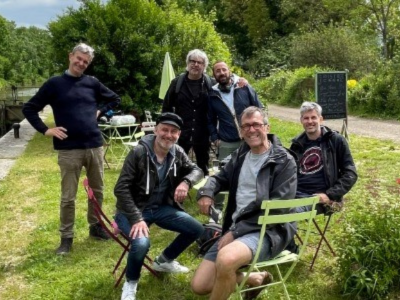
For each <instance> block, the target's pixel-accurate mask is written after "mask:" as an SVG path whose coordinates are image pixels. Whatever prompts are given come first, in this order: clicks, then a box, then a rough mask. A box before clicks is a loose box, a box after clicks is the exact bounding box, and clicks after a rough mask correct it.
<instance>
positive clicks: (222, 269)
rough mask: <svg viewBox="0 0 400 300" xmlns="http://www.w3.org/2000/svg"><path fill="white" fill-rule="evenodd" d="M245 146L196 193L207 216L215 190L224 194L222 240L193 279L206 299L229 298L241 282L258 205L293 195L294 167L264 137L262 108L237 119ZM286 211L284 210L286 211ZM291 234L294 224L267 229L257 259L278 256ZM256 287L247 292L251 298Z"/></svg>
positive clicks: (257, 277)
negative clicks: (225, 193)
mask: <svg viewBox="0 0 400 300" xmlns="http://www.w3.org/2000/svg"><path fill="white" fill-rule="evenodd" d="M240 128H241V135H242V137H243V138H244V140H245V144H243V145H242V146H240V148H239V149H238V150H236V151H235V152H233V154H232V158H231V160H230V161H229V162H228V163H227V164H226V165H225V166H224V167H223V169H222V170H221V172H219V173H218V174H216V175H214V176H211V177H210V178H209V179H208V180H207V182H206V184H205V186H204V187H203V188H201V189H200V190H199V192H198V195H197V197H198V204H199V206H200V210H201V212H202V213H204V214H207V213H208V211H209V208H210V205H212V204H213V203H214V200H215V195H216V194H218V193H219V192H220V191H226V190H228V191H229V197H228V204H227V208H226V212H225V217H224V221H223V232H222V233H223V236H222V237H221V238H220V239H219V240H218V241H217V242H215V244H214V245H213V246H212V247H211V248H210V250H209V251H208V252H207V253H206V255H205V256H204V259H203V261H202V262H201V264H200V266H199V267H198V269H197V271H196V273H195V275H194V277H193V279H192V289H193V291H194V292H195V293H196V294H200V295H206V294H211V295H210V299H213V300H224V299H228V298H229V296H230V294H231V293H232V292H233V291H234V290H235V286H236V283H238V282H240V281H241V280H242V279H243V274H242V273H241V272H238V269H239V268H240V267H241V266H243V265H246V264H248V263H250V262H251V261H252V259H253V257H254V255H255V252H256V249H257V244H258V241H259V236H260V229H261V226H260V225H258V223H257V221H258V217H259V216H260V215H261V214H262V210H261V203H262V201H263V200H266V199H293V198H294V196H295V193H296V185H297V176H296V163H295V160H294V159H293V157H292V156H291V155H290V154H289V152H288V151H287V150H286V149H284V148H283V147H282V146H281V145H280V143H279V142H278V140H277V138H276V137H275V136H274V135H271V134H268V133H269V124H268V119H267V116H266V114H265V112H264V111H263V109H262V108H258V107H254V106H251V107H248V108H246V109H245V110H244V111H243V114H242V117H241V119H240ZM285 213H286V212H285ZM295 232H296V226H295V225H294V224H289V223H285V224H279V225H274V226H271V227H268V229H267V231H266V235H265V238H264V240H263V249H262V251H261V255H260V260H265V259H268V258H272V257H274V256H276V255H277V254H279V253H280V252H281V251H282V250H283V249H285V247H286V246H287V244H288V243H289V241H290V240H292V238H293V236H294V234H295ZM271 281H272V277H271V275H270V274H269V273H268V272H255V273H252V274H251V275H250V277H249V279H248V281H247V284H248V285H249V286H251V287H255V286H259V285H261V284H266V283H269V282H271ZM260 292H261V289H257V290H253V291H249V292H247V294H246V295H245V298H246V299H255V298H256V297H257V295H258V294H259V293H260Z"/></svg>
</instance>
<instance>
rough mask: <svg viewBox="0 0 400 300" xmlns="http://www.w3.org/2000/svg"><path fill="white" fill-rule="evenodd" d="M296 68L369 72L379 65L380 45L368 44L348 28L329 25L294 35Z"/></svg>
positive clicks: (294, 65)
mask: <svg viewBox="0 0 400 300" xmlns="http://www.w3.org/2000/svg"><path fill="white" fill-rule="evenodd" d="M290 52H291V55H290V56H291V61H292V67H293V68H299V67H307V66H308V67H312V66H314V65H317V66H320V67H322V68H331V69H335V70H346V69H348V70H349V71H350V72H351V73H352V74H353V76H354V75H360V74H365V73H367V72H369V71H371V70H372V68H373V67H374V66H375V62H376V58H377V45H376V44H374V43H370V44H368V41H365V40H363V39H362V38H360V37H359V36H357V34H356V33H355V32H354V31H352V30H351V29H350V28H348V27H336V26H333V25H329V26H326V27H323V28H320V29H319V30H316V31H314V32H308V33H305V34H302V35H298V36H296V37H294V38H293V41H292V46H291V49H290Z"/></svg>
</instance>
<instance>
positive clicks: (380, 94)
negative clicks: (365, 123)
mask: <svg viewBox="0 0 400 300" xmlns="http://www.w3.org/2000/svg"><path fill="white" fill-rule="evenodd" d="M399 67H400V64H399V63H397V62H396V61H389V62H386V63H383V64H382V65H381V66H380V67H379V68H378V69H377V71H376V72H374V74H370V75H367V76H365V77H364V78H362V79H361V80H360V81H359V83H358V84H357V85H356V87H355V88H354V89H352V90H350V91H349V96H348V100H349V102H348V103H349V108H350V111H351V112H355V113H357V114H365V115H371V116H379V117H388V118H399V116H400V101H399V98H400V69H399Z"/></svg>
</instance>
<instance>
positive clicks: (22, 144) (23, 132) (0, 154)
mask: <svg viewBox="0 0 400 300" xmlns="http://www.w3.org/2000/svg"><path fill="white" fill-rule="evenodd" d="M50 113H51V108H50V106H46V107H45V109H44V110H43V111H42V112H41V113H40V114H39V116H40V117H41V118H42V120H46V119H47V116H48V115H49V114H50ZM19 124H20V128H19V138H15V137H14V130H13V129H11V130H10V131H8V132H7V133H6V134H5V135H4V136H3V137H1V138H0V180H3V179H4V178H5V177H6V176H7V174H8V173H9V172H10V170H11V168H12V166H13V165H14V163H15V161H16V159H17V158H18V157H19V156H20V155H21V154H22V153H23V152H24V150H25V148H26V145H27V144H28V142H29V141H30V140H31V139H32V137H33V136H34V134H35V133H36V130H35V129H34V128H33V127H32V126H31V124H29V123H28V121H27V120H26V119H24V120H23V121H21V122H20V123H19Z"/></svg>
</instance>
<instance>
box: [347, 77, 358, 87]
mask: <svg viewBox="0 0 400 300" xmlns="http://www.w3.org/2000/svg"><path fill="white" fill-rule="evenodd" d="M356 85H357V80H355V79H349V80H347V87H348V88H349V89H354V88H355V87H356Z"/></svg>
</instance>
